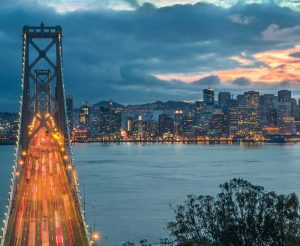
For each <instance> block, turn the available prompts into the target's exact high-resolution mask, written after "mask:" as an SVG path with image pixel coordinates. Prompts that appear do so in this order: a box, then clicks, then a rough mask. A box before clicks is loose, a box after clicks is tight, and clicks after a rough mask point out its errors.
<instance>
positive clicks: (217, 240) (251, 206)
mask: <svg viewBox="0 0 300 246" xmlns="http://www.w3.org/2000/svg"><path fill="white" fill-rule="evenodd" d="M220 188H221V192H220V193H219V194H218V195H217V196H216V197H213V196H195V195H189V196H188V197H187V200H186V201H185V203H184V204H183V205H178V206H177V207H176V208H175V209H174V212H175V221H173V222H170V223H168V229H169V230H170V233H171V237H172V239H173V240H174V241H175V242H176V244H177V245H237V246H243V245H244V246H248V245H249V246H250V245H251V246H252V245H264V246H265V245H274V246H275V245H278V246H279V245H280V246H284V245H300V244H299V242H300V241H299V234H300V233H299V232H300V230H299V221H300V219H299V201H298V198H297V196H296V195H295V194H294V193H292V194H289V195H277V194H276V193H275V192H266V191H265V190H264V188H263V187H261V186H255V185H252V184H251V183H250V182H248V181H245V180H242V179H236V178H235V179H232V180H231V181H230V182H228V183H225V184H223V185H220Z"/></svg>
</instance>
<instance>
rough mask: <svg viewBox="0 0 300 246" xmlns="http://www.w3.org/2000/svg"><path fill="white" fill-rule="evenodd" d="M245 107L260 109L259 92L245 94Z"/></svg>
mask: <svg viewBox="0 0 300 246" xmlns="http://www.w3.org/2000/svg"><path fill="white" fill-rule="evenodd" d="M244 98H245V107H249V108H255V109H258V107H259V92H258V91H247V92H245V93H244Z"/></svg>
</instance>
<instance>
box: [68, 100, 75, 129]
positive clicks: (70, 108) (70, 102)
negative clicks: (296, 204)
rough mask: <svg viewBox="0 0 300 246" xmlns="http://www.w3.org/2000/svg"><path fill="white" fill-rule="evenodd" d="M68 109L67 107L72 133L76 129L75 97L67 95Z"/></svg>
mask: <svg viewBox="0 0 300 246" xmlns="http://www.w3.org/2000/svg"><path fill="white" fill-rule="evenodd" d="M66 107H67V117H68V126H69V131H70V133H72V131H73V127H74V115H73V114H74V105H73V96H72V95H66Z"/></svg>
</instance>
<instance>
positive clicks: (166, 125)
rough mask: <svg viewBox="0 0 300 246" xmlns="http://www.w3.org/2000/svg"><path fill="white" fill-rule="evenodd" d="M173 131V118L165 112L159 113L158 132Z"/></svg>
mask: <svg viewBox="0 0 300 246" xmlns="http://www.w3.org/2000/svg"><path fill="white" fill-rule="evenodd" d="M165 133H174V119H172V118H171V117H169V116H168V115H167V114H160V115H159V134H161V135H163V134H165Z"/></svg>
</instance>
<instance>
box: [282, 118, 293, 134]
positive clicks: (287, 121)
mask: <svg viewBox="0 0 300 246" xmlns="http://www.w3.org/2000/svg"><path fill="white" fill-rule="evenodd" d="M280 131H281V133H282V134H285V135H291V134H296V126H295V119H294V117H283V124H282V127H281V128H280Z"/></svg>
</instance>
